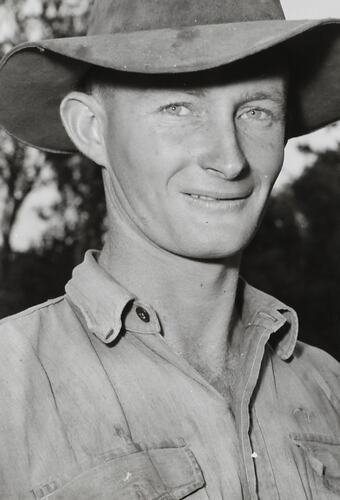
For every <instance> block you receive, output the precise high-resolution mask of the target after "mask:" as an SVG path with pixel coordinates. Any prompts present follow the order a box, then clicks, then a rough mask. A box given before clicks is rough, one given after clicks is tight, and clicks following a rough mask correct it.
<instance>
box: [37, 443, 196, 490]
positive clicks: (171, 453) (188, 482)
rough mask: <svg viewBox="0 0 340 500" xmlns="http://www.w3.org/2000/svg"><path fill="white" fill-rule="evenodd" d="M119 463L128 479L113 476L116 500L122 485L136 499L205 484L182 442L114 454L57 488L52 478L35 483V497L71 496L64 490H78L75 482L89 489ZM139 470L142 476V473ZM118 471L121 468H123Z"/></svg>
mask: <svg viewBox="0 0 340 500" xmlns="http://www.w3.org/2000/svg"><path fill="white" fill-rule="evenodd" d="M122 463H124V466H123V469H124V471H125V470H126V476H125V477H126V478H128V480H127V479H125V481H126V484H122V476H121V477H120V478H118V477H116V479H117V483H118V482H119V484H120V489H119V487H118V485H117V488H115V493H116V495H117V497H116V498H117V500H118V499H119V500H120V499H121V496H120V494H123V493H120V491H122V489H123V488H125V489H126V491H128V489H129V491H131V494H134V495H135V498H136V499H137V498H138V499H139V498H141V499H144V498H145V500H180V499H182V498H185V497H186V496H187V495H189V494H191V493H194V492H195V491H197V490H199V489H201V488H203V487H204V486H205V480H204V477H203V474H202V471H201V468H200V466H199V464H198V462H197V460H196V458H195V456H194V454H193V452H192V451H191V450H190V449H189V448H188V447H187V446H181V447H172V448H152V449H150V450H145V451H139V452H136V453H130V454H126V455H124V456H121V457H118V458H117V457H115V458H113V459H112V460H106V461H105V462H102V463H101V464H100V465H96V466H94V467H91V468H89V469H87V470H84V471H83V472H81V473H80V474H78V475H77V476H75V477H74V478H73V479H71V480H69V481H66V482H64V484H58V488H56V483H55V481H51V483H49V484H46V485H45V487H44V488H41V487H38V488H36V489H33V490H32V491H33V493H34V494H35V497H36V498H37V499H38V500H45V499H46V500H47V499H51V500H54V499H55V500H58V499H66V498H71V497H69V496H64V494H66V495H70V494H72V491H74V492H75V493H77V490H74V488H76V489H77V485H78V486H79V488H83V490H84V491H85V490H86V491H87V489H86V485H87V486H88V488H89V489H90V488H91V486H92V487H93V484H94V482H95V480H96V481H97V484H98V479H99V478H100V476H102V477H103V478H104V477H106V478H107V474H108V472H110V471H111V475H110V477H114V476H115V474H116V476H117V470H116V469H117V468H118V469H119V466H120V469H122ZM174 464H176V467H175V473H173V469H174ZM141 471H142V474H143V477H142V476H141ZM120 472H122V470H121V471H120ZM124 473H125V472H124ZM105 474H106V475H105ZM144 474H145V477H144ZM135 476H136V477H135ZM130 478H131V481H130ZM123 481H124V480H123ZM84 484H85V486H84ZM50 485H51V486H52V485H53V488H52V491H51V489H50V488H49V486H50ZM113 486H116V485H115V484H114V482H113V479H112V480H111V487H113ZM99 487H100V485H99ZM127 488H128V489H127ZM149 490H150V491H149ZM79 491H80V490H79ZM111 491H112V490H111ZM111 495H112V493H111ZM136 495H137V496H136ZM145 495H147V496H145ZM72 498H73V497H72ZM82 498H83V497H82ZM91 498H92V497H91ZM114 498H115V497H112V496H110V499H111V500H114ZM124 498H128V497H124ZM129 498H130V497H129ZM85 499H86V497H84V500H85Z"/></svg>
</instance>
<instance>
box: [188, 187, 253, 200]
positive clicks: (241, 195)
mask: <svg viewBox="0 0 340 500" xmlns="http://www.w3.org/2000/svg"><path fill="white" fill-rule="evenodd" d="M251 193H252V190H250V189H248V190H247V191H242V192H233V193H212V192H186V193H183V194H185V195H186V196H188V197H190V198H191V199H192V200H201V201H207V202H223V201H224V202H228V201H229V202H233V201H235V202H236V201H240V200H244V199H246V198H249V196H250V195H251Z"/></svg>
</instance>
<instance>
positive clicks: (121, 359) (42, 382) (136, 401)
mask: <svg viewBox="0 0 340 500" xmlns="http://www.w3.org/2000/svg"><path fill="white" fill-rule="evenodd" d="M241 288H242V308H241V313H242V323H243V326H244V336H243V340H242V343H241V349H240V359H239V362H238V363H237V368H235V369H236V374H235V375H236V376H235V380H236V383H235V384H234V386H233V390H232V398H231V400H229V399H228V400H227V399H226V398H225V397H223V396H222V395H221V394H220V393H219V392H218V391H217V390H216V389H215V388H214V387H212V386H211V385H210V384H209V383H208V382H207V381H206V380H205V379H204V378H203V377H202V376H201V375H200V374H199V373H198V372H197V371H196V370H195V369H194V368H193V367H192V366H191V365H190V364H189V363H188V362H186V361H185V360H184V359H183V358H181V357H180V356H179V355H177V354H176V353H175V352H174V351H173V350H172V349H171V348H170V347H169V345H168V344H167V343H166V341H165V339H164V337H163V335H162V332H161V328H160V323H159V319H158V316H157V313H156V312H155V311H154V310H153V308H152V307H151V306H150V305H149V304H144V303H143V302H142V297H140V298H137V297H134V296H133V295H132V294H130V293H129V292H127V291H126V290H125V289H124V288H123V287H121V286H120V285H119V284H118V283H116V282H115V281H114V280H113V279H112V277H111V276H109V275H108V274H107V273H106V271H105V270H103V269H102V268H101V267H100V266H99V265H98V264H97V262H96V259H95V255H94V254H93V253H87V255H86V257H85V261H84V262H83V263H82V264H81V265H80V266H78V267H77V268H76V269H75V271H74V274H73V278H72V280H71V281H70V282H69V283H68V285H67V287H66V295H65V296H64V297H61V298H59V299H56V300H52V301H49V302H47V303H45V304H42V305H40V306H37V307H34V308H31V309H29V310H28V311H25V312H23V313H20V314H18V315H16V316H13V317H11V318H7V319H5V320H2V321H1V322H0V336H1V337H0V339H1V341H0V342H1V348H0V391H1V392H0V394H1V405H0V439H1V446H0V498H1V500H11V499H16V500H17V499H20V500H21V499H25V500H26V499H43V498H48V499H51V500H61V499H63V500H90V499H102V500H108V499H110V500H137V499H139V500H140V499H142V500H143V499H144V500H174V499H177V500H179V499H182V498H190V499H192V500H208V499H210V500H242V499H258V498H260V499H261V500H278V499H280V500H292V499H294V500H306V499H308V500H310V499H312V500H313V499H314V500H322V499H327V500H333V499H336V498H339V497H340V418H339V415H340V389H339V382H340V368H339V365H338V363H337V362H336V361H335V360H334V359H333V358H332V357H331V356H329V355H328V354H326V353H324V352H322V351H320V350H318V349H316V348H312V347H309V346H307V345H305V344H303V343H299V342H297V341H296V337H297V319H296V315H295V313H294V311H293V310H292V309H290V308H289V307H287V306H285V305H284V304H282V303H281V302H279V301H277V300H276V299H274V298H272V297H270V296H268V295H266V294H264V293H262V292H259V291H257V290H255V289H254V288H252V287H250V286H249V285H246V284H244V285H243V286H242V287H241Z"/></svg>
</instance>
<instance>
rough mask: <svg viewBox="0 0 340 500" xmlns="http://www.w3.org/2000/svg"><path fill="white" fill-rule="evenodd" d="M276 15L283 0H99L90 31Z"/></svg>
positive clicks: (155, 27)
mask: <svg viewBox="0 0 340 500" xmlns="http://www.w3.org/2000/svg"><path fill="white" fill-rule="evenodd" d="M275 19H284V13H283V10H282V7H281V3H280V0H96V1H95V3H94V5H93V8H92V12H91V16H90V21H89V29H88V34H89V35H99V34H109V33H111V34H114V33H125V32H133V31H141V30H155V29H162V28H175V29H176V28H181V27H186V26H195V25H205V24H220V23H235V22H244V21H260V20H275Z"/></svg>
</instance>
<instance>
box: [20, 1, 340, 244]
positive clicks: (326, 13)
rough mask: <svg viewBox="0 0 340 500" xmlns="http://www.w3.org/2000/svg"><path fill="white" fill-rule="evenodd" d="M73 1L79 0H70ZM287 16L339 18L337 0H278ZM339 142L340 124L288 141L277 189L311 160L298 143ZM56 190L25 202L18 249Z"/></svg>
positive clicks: (37, 227) (322, 145)
mask: <svg viewBox="0 0 340 500" xmlns="http://www.w3.org/2000/svg"><path fill="white" fill-rule="evenodd" d="M69 1H71V2H72V3H76V2H77V1H78V0H69ZM281 4H282V7H283V9H284V12H285V15H286V18H287V19H311V18H315V19H318V18H324V17H338V18H340V0H281ZM30 5H31V8H33V7H34V0H27V6H28V7H27V8H29V6H30ZM339 142H340V125H338V126H335V127H332V128H331V129H329V128H327V129H326V130H320V131H318V132H314V133H313V134H310V135H308V136H304V137H301V138H299V139H294V140H291V141H289V143H288V145H287V147H286V154H285V163H284V167H283V169H282V173H281V175H280V177H279V180H278V182H277V185H276V188H275V189H276V190H280V189H282V187H284V186H285V185H286V184H287V183H289V182H291V181H293V180H294V179H295V178H297V177H299V175H301V172H302V171H303V170H304V168H306V166H308V164H310V163H312V161H313V155H311V156H306V155H305V154H302V153H299V152H298V150H297V146H298V145H299V144H310V145H311V146H312V147H313V148H314V149H315V150H323V149H326V148H332V147H336V146H337V144H338V143H339ZM56 196H57V193H56V191H55V190H53V189H47V190H46V189H45V191H43V192H35V193H33V194H32V196H31V198H30V199H29V200H28V201H27V203H26V205H25V207H24V208H25V210H23V211H22V217H20V221H19V223H18V224H17V225H16V227H15V230H14V232H13V239H12V243H13V246H14V247H15V248H16V249H17V250H22V251H24V250H26V249H27V248H28V247H29V246H30V245H31V244H36V243H37V241H39V239H40V235H41V233H42V232H43V231H44V229H45V223H43V222H42V221H39V220H35V222H34V223H33V219H34V210H35V209H36V207H37V205H39V204H40V203H41V201H42V200H45V203H47V204H48V202H49V200H53V201H55V199H56Z"/></svg>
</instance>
